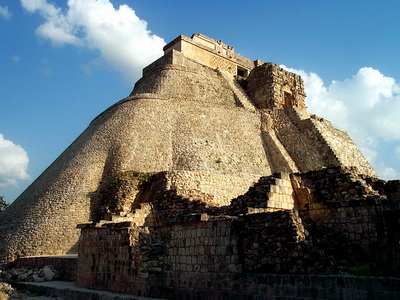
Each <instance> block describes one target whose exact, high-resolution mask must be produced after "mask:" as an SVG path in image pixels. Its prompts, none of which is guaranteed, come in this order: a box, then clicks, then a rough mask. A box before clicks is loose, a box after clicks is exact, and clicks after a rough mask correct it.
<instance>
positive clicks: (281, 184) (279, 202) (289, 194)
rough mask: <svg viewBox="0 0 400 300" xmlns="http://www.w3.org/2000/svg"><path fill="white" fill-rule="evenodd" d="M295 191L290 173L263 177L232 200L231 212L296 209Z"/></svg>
mask: <svg viewBox="0 0 400 300" xmlns="http://www.w3.org/2000/svg"><path fill="white" fill-rule="evenodd" d="M296 208H297V204H296V201H295V199H294V191H293V187H292V183H291V179H290V176H289V174H288V173H284V172H281V173H276V174H274V175H271V176H267V177H261V178H260V180H259V181H258V182H257V183H256V184H255V185H254V186H252V187H251V188H250V189H249V191H248V192H247V193H246V194H244V195H242V196H239V197H237V198H235V199H233V200H232V202H231V205H230V213H231V214H233V215H236V214H253V213H262V212H274V211H279V210H291V209H296Z"/></svg>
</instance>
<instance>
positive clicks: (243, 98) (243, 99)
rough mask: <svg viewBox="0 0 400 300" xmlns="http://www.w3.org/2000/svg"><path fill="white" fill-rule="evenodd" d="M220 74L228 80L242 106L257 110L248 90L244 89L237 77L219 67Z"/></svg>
mask: <svg viewBox="0 0 400 300" xmlns="http://www.w3.org/2000/svg"><path fill="white" fill-rule="evenodd" d="M217 72H218V74H219V75H220V76H221V77H222V78H224V79H225V80H226V82H227V83H228V85H229V86H230V87H231V88H232V90H233V92H234V94H235V97H236V101H237V102H238V103H239V104H240V106H242V107H244V108H246V109H249V110H252V111H255V107H254V105H253V103H252V101H251V100H250V98H249V96H247V94H246V92H245V91H244V90H243V89H242V87H241V86H240V85H239V83H238V82H237V81H236V79H235V77H234V76H233V75H232V74H231V73H229V72H226V71H223V70H220V69H217Z"/></svg>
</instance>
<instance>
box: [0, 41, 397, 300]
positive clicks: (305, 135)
mask: <svg viewBox="0 0 400 300" xmlns="http://www.w3.org/2000/svg"><path fill="white" fill-rule="evenodd" d="M305 98H306V94H305V92H304V85H303V80H302V79H301V77H300V76H299V75H296V74H293V73H290V72H288V71H285V70H284V69H282V68H280V67H279V66H277V65H276V64H274V63H264V62H262V61H261V60H256V61H252V60H249V59H247V58H244V57H242V56H240V55H238V54H236V53H235V52H234V49H233V48H232V47H230V46H228V45H225V44H224V43H222V42H221V41H217V40H214V39H211V38H208V37H206V36H204V35H202V34H194V35H193V36H192V37H191V38H189V37H186V36H179V37H177V38H176V39H175V40H173V41H172V42H170V43H169V44H168V45H166V46H165V47H164V55H163V56H162V57H161V58H159V59H158V60H156V61H155V62H153V63H152V64H150V65H149V66H147V67H146V68H144V69H143V76H142V78H141V79H140V80H139V81H138V82H136V84H135V86H134V89H133V91H132V93H131V94H130V95H129V96H128V97H127V98H125V99H122V100H121V101H119V102H117V103H115V104H114V105H112V106H111V107H109V108H108V109H107V110H105V111H104V112H102V113H101V114H100V115H99V116H97V117H96V118H95V119H94V120H93V121H92V122H91V123H90V125H89V126H88V128H87V129H86V130H85V131H84V132H83V133H82V134H81V135H80V136H79V137H78V138H77V139H76V140H75V141H74V142H73V143H72V144H71V145H70V146H69V147H68V148H67V149H66V150H65V151H64V152H63V153H62V154H61V155H60V156H59V157H58V158H57V159H56V160H55V161H54V162H53V163H52V164H51V165H50V166H49V167H48V168H47V169H46V170H45V171H44V172H43V173H42V174H41V175H40V176H39V177H38V178H37V179H36V180H35V181H34V182H33V183H32V184H31V185H30V186H29V187H28V188H27V189H26V190H25V191H24V192H23V193H22V194H21V195H20V196H19V197H18V198H17V199H16V200H15V202H14V203H12V205H11V206H10V207H9V208H8V209H7V210H6V211H5V212H4V214H3V215H2V216H1V218H0V259H1V260H2V261H13V260H15V259H16V258H19V257H27V256H38V255H58V254H66V253H78V251H79V259H78V275H77V282H78V284H79V285H80V286H84V287H91V288H102V289H108V290H113V291H120V292H130V293H133V294H141V295H156V296H160V295H165V291H169V293H172V292H171V291H172V290H173V291H178V290H182V289H183V288H181V286H180V285H179V284H181V285H184V283H183V281H185V284H186V282H188V281H190V282H195V281H196V282H198V283H199V284H200V283H201V282H202V281H201V280H200V279H199V277H198V276H199V274H208V276H210V277H209V278H215V276H220V274H225V275H224V276H225V277H226V278H231V277H229V276H232V275H234V274H244V273H246V274H248V273H251V274H258V273H271V272H272V273H301V274H304V273H318V272H320V273H324V274H328V273H334V271H335V270H334V269H335V266H336V262H334V261H333V260H332V259H331V260H330V258H328V256H327V255H326V251H325V252H324V251H322V250H321V249H325V248H324V246H323V245H322V244H321V243H319V244H318V242H316V241H317V240H319V241H321V239H316V238H314V240H313V241H312V236H313V234H314V236H321V235H323V234H328V235H329V234H331V233H332V232H335V233H337V235H340V238H337V239H336V240H335V238H332V239H333V240H335V241H336V242H338V243H339V244H340V242H339V241H341V242H343V243H344V244H346V245H349V246H348V249H353V248H354V249H359V250H357V251H360V252H357V251H356V250H354V253H353V252H352V253H353V254H355V255H358V254H359V253H364V254H365V255H369V254H371V251H372V250H371V249H375V248H373V247H378V246H380V247H381V248H379V250H380V251H381V252H382V253H383V252H384V251H389V250H387V249H390V251H392V252H391V253H394V252H393V251H397V252H396V255H394V256H392V257H388V256H381V257H386V258H384V259H383V263H390V264H392V265H393V266H394V269H396V268H398V266H399V261H400V259H399V258H400V255H399V254H398V250H393V249H394V248H393V243H394V244H396V243H398V240H399V239H400V234H399V232H400V231H398V229H394V228H392V229H390V228H391V227H390V226H389V225H390V224H392V223H393V222H394V223H396V222H397V221H398V220H400V218H399V201H397V200H398V199H399V198H400V194H399V193H400V183H399V182H398V181H388V182H387V181H383V180H379V179H377V178H376V177H377V175H376V173H375V171H374V170H373V168H372V167H371V166H370V164H369V163H368V161H367V160H366V159H365V158H364V156H363V155H362V153H361V152H360V151H359V149H358V148H357V146H356V145H355V144H354V142H353V141H352V140H351V139H350V137H349V136H348V135H347V134H346V133H345V132H343V131H340V130H338V129H336V128H334V127H333V126H332V124H331V123H330V122H329V121H328V120H325V119H322V118H320V117H318V116H315V115H311V114H310V113H308V112H307V108H306V104H305ZM390 222H392V223H390ZM388 224H389V225H388ZM395 227H396V226H395ZM397 227H398V226H397ZM397 227H396V228H397ZM313 229H314V230H313ZM324 230H325V231H324ZM335 237H337V236H335ZM341 239H342V240H341ZM329 249H330V248H329ZM376 249H377V248H376ZM396 249H398V248H396ZM325 250H326V249H325ZM351 251H353V250H351ZM390 251H389V252H390ZM346 253H347V252H346ZM385 253H386V252H385ZM342 254H343V256H346V255H347V254H348V253H347V254H344V253H342ZM332 255H333V254H332ZM199 257H201V258H199ZM376 259H378V260H379V258H376ZM315 262H317V263H315ZM182 274H186V275H185V276H187V277H182ZM188 274H189V275H188ZM213 276H214V277H213ZM155 282H157V283H155ZM171 282H172V283H171ZM204 284H206V283H204ZM185 288H186V286H185ZM191 288H192V289H195V288H196V287H194V286H193V287H191ZM157 291H164V292H159V293H158V294H157ZM167 294H168V293H167ZM168 295H169V294H168ZM170 295H172V296H174V295H175V296H176V294H170Z"/></svg>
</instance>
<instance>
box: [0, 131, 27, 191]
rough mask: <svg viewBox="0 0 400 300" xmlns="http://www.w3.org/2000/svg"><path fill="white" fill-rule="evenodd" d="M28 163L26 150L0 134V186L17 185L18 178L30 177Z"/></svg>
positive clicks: (25, 178)
mask: <svg viewBox="0 0 400 300" xmlns="http://www.w3.org/2000/svg"><path fill="white" fill-rule="evenodd" d="M28 163H29V158H28V154H27V153H26V151H25V150H24V149H23V148H22V147H21V146H19V145H15V144H14V143H13V142H11V141H9V140H6V139H5V138H4V136H3V135H2V134H0V187H5V186H12V185H17V181H18V180H28V179H30V177H29V175H28V173H27V168H28Z"/></svg>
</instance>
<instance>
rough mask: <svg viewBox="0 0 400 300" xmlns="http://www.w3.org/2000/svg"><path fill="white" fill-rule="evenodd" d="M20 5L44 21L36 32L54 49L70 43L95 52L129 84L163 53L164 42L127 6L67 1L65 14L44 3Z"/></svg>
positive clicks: (30, 0) (25, 0)
mask: <svg viewBox="0 0 400 300" xmlns="http://www.w3.org/2000/svg"><path fill="white" fill-rule="evenodd" d="M21 4H22V6H23V7H24V8H25V9H26V10H27V11H28V12H31V13H36V12H38V13H40V14H41V15H42V16H43V18H44V19H45V23H44V24H42V25H40V26H39V27H38V28H37V30H36V33H37V34H38V35H39V36H41V37H43V38H45V39H48V40H50V41H51V42H52V43H53V45H54V46H63V45H65V44H70V45H74V46H78V47H85V48H87V49H92V50H97V51H99V52H100V56H101V58H102V59H104V60H105V61H106V62H107V63H108V64H109V65H110V66H111V67H113V68H114V69H115V70H117V71H119V72H121V73H122V74H123V75H124V76H125V77H126V78H127V79H128V80H129V81H133V80H135V79H137V77H138V76H139V75H140V72H141V70H142V68H143V67H144V66H146V65H147V64H149V63H151V62H152V61H154V60H155V59H157V58H158V57H160V56H161V55H162V54H163V52H162V48H163V46H164V45H165V42H164V40H163V39H162V38H160V37H158V36H156V35H153V34H151V32H150V31H149V30H148V29H147V23H146V22H145V21H143V20H141V19H140V18H139V17H137V16H136V13H135V11H134V10H133V9H132V8H130V7H129V6H128V5H126V4H124V5H121V6H119V8H118V9H115V8H114V7H113V5H112V3H111V2H110V1H109V0H97V1H96V0H69V1H68V3H67V10H66V11H65V12H64V11H63V10H62V9H61V8H59V7H56V6H55V5H53V4H49V3H47V1H46V0H21Z"/></svg>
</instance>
